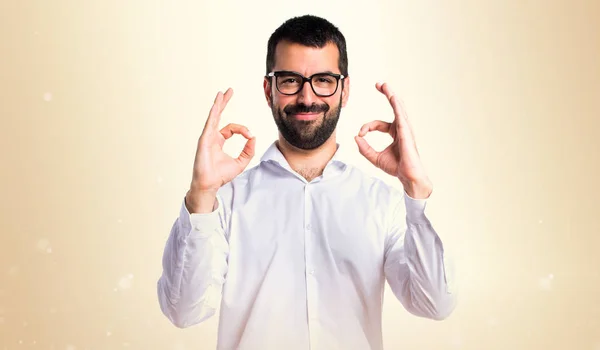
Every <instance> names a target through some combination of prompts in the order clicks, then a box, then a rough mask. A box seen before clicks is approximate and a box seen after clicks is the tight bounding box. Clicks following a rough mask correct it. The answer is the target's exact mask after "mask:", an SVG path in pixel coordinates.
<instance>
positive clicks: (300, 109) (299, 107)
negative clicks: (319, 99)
mask: <svg viewBox="0 0 600 350" xmlns="http://www.w3.org/2000/svg"><path fill="white" fill-rule="evenodd" d="M283 111H284V112H285V114H296V113H321V112H325V113H327V111H329V105H327V104H322V105H318V104H312V105H310V106H307V105H305V104H303V103H299V104H295V105H288V106H285V108H284V109H283Z"/></svg>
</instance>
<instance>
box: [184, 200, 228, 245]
mask: <svg viewBox="0 0 600 350" xmlns="http://www.w3.org/2000/svg"><path fill="white" fill-rule="evenodd" d="M220 207H221V203H220V202H219V203H218V204H217V206H216V207H215V208H214V210H213V211H212V212H210V213H202V214H200V213H193V214H190V212H189V211H188V209H187V207H186V205H185V198H184V199H183V202H182V204H181V210H180V212H179V220H180V222H181V224H182V226H183V228H184V231H185V232H188V235H187V236H189V235H191V234H195V233H196V234H200V235H201V236H205V235H210V234H213V233H215V232H217V231H218V230H219V229H221V220H220V216H219V209H220ZM187 236H186V238H187Z"/></svg>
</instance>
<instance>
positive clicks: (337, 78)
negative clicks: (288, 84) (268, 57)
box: [267, 70, 346, 97]
mask: <svg viewBox="0 0 600 350" xmlns="http://www.w3.org/2000/svg"><path fill="white" fill-rule="evenodd" d="M283 74H294V75H297V76H299V77H300V78H301V79H302V82H301V83H300V86H299V87H298V91H296V92H294V93H291V94H290V93H285V92H282V91H281V90H279V84H277V78H278V77H279V76H280V75H283ZM317 75H327V76H330V77H332V78H335V90H333V92H332V93H331V94H328V95H324V94H319V93H317V92H316V91H315V87H314V86H313V83H312V79H313V78H314V77H315V76H317ZM267 77H268V78H275V88H276V89H277V91H279V93H280V94H282V95H286V96H293V95H296V94H298V93H299V92H300V91H301V90H302V89H303V88H304V84H305V83H306V82H308V83H309V84H310V88H311V89H312V91H313V92H314V93H315V95H317V96H319V97H330V96H333V95H335V93H336V92H337V91H338V89H339V87H340V81H343V80H344V78H346V77H345V76H344V75H343V74H337V73H331V72H322V73H315V74H313V75H311V76H310V77H305V76H304V75H302V74H300V73H298V72H294V71H289V70H280V71H273V72H270V73H269V74H267ZM342 84H343V83H342Z"/></svg>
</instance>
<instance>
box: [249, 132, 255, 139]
mask: <svg viewBox="0 0 600 350" xmlns="http://www.w3.org/2000/svg"><path fill="white" fill-rule="evenodd" d="M248 136H250V138H252V137H254V135H252V133H251V132H250V130H248Z"/></svg>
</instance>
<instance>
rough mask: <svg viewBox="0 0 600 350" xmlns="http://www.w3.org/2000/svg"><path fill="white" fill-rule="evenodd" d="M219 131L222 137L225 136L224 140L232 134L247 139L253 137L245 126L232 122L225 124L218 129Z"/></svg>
mask: <svg viewBox="0 0 600 350" xmlns="http://www.w3.org/2000/svg"><path fill="white" fill-rule="evenodd" d="M220 132H221V135H223V137H224V138H225V140H227V139H229V138H230V137H231V136H233V135H234V134H238V135H242V136H244V137H245V138H247V139H251V138H253V137H254V136H252V133H251V132H250V130H249V129H248V128H247V127H245V126H243V125H240V124H234V123H230V124H227V125H226V126H225V127H223V128H222V129H221V130H220Z"/></svg>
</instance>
